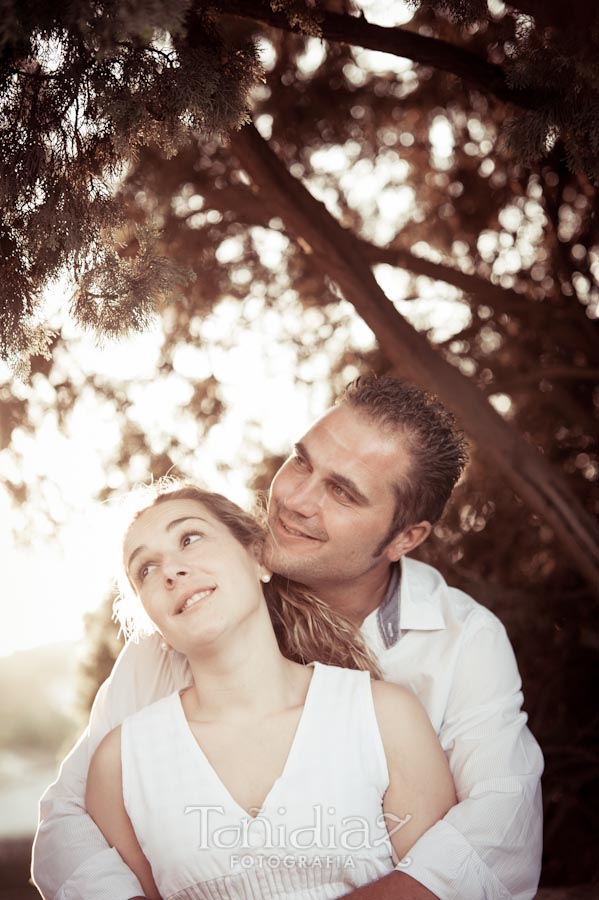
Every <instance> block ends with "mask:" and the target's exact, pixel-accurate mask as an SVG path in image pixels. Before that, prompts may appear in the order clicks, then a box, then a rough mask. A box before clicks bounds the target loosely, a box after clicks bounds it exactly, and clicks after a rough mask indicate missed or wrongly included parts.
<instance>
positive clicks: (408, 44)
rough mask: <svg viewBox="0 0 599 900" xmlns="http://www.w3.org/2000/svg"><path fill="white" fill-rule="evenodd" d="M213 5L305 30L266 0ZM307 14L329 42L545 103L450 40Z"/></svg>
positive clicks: (528, 102) (508, 99)
mask: <svg viewBox="0 0 599 900" xmlns="http://www.w3.org/2000/svg"><path fill="white" fill-rule="evenodd" d="M210 5H211V7H212V8H213V9H214V10H218V12H220V13H222V14H226V15H230V16H238V17H239V18H242V19H251V20H253V21H254V22H259V23H260V24H262V25H267V26H270V27H273V28H280V29H281V30H283V31H291V32H294V33H295V34H303V32H302V29H301V27H300V26H299V25H293V24H291V23H290V22H289V19H288V18H287V16H286V15H285V13H283V12H275V11H273V10H272V9H271V7H270V4H269V3H268V0H211V4H210ZM306 13H307V14H308V15H311V16H314V17H315V18H316V20H317V21H318V25H319V26H320V30H321V35H322V37H323V38H324V39H325V40H327V41H333V42H334V43H340V44H351V45H352V46H356V47H364V48H365V49H367V50H378V51H380V52H382V53H391V54H393V55H394V56H401V57H403V58H404V59H411V60H413V61H414V62H417V63H420V64H421V65H424V66H432V67H433V68H434V69H440V70H441V71H443V72H447V73H449V74H450V75H456V76H457V77H458V78H461V79H463V80H464V81H466V82H468V84H470V85H472V87H474V88H477V89H478V90H480V91H483V92H484V93H487V94H493V95H494V96H495V97H497V98H498V99H499V100H502V101H503V102H504V103H513V104H515V105H516V106H521V107H523V108H525V109H534V108H536V107H537V106H539V105H540V103H541V99H542V95H541V94H540V93H539V92H538V91H531V90H528V89H523V88H511V87H509V85H508V83H507V79H506V75H505V72H504V70H503V69H502V68H501V66H498V65H495V63H490V62H488V61H487V60H485V59H482V58H481V57H480V56H477V55H476V54H475V53H471V52H470V51H469V50H464V49H463V48H462V47H456V46H455V45H454V44H450V43H448V42H447V41H442V40H440V39H439V38H431V37H425V36H424V35H421V34H417V33H415V32H413V31H407V30H406V29H404V28H386V27H384V26H382V25H374V24H372V23H370V22H367V21H366V19H365V18H364V17H363V16H360V17H357V16H348V15H345V14H342V13H335V12H329V11H328V10H323V9H317V10H313V9H311V8H310V7H306ZM546 101H547V98H546V97H545V102H546Z"/></svg>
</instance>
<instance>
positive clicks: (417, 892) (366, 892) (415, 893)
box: [346, 872, 438, 900]
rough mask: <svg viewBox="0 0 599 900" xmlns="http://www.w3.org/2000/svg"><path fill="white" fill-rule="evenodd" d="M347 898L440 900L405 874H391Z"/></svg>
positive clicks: (362, 899) (353, 892)
mask: <svg viewBox="0 0 599 900" xmlns="http://www.w3.org/2000/svg"><path fill="white" fill-rule="evenodd" d="M346 896H347V897H348V898H352V900H438V897H437V895H436V894H431V892H430V891H429V890H428V888H425V887H424V885H423V884H420V882H419V881H416V879H415V878H410V876H409V875H406V873H405V872H391V873H390V874H389V875H385V877H384V878H379V880H378V881H373V882H372V883H371V884H365V885H364V887H360V888H358V889H357V890H356V891H352V892H351V894H347V895H346Z"/></svg>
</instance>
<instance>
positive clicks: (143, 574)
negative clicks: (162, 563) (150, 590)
mask: <svg viewBox="0 0 599 900" xmlns="http://www.w3.org/2000/svg"><path fill="white" fill-rule="evenodd" d="M153 568H154V565H153V563H145V564H144V565H143V566H142V567H141V569H140V570H139V572H138V573H137V578H138V580H139V581H143V580H144V578H147V576H148V575H149V574H150V571H151V570H152V569H153Z"/></svg>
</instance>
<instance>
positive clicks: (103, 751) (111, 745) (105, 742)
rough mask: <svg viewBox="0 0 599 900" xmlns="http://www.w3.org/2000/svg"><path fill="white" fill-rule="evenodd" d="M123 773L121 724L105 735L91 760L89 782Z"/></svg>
mask: <svg viewBox="0 0 599 900" xmlns="http://www.w3.org/2000/svg"><path fill="white" fill-rule="evenodd" d="M120 773H121V726H120V725H117V727H116V728H113V729H112V731H109V732H108V734H106V735H104V737H103V738H102V740H101V741H100V743H99V744H98V746H97V747H96V749H95V750H94V753H93V755H92V758H91V760H90V764H89V772H88V784H89V783H90V781H95V782H96V783H97V782H98V780H100V781H102V782H103V781H104V779H105V778H112V777H114V776H115V775H119V776H120Z"/></svg>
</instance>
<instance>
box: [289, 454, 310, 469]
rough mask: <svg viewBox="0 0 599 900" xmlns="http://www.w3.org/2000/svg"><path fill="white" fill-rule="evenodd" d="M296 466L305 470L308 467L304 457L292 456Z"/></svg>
mask: <svg viewBox="0 0 599 900" xmlns="http://www.w3.org/2000/svg"><path fill="white" fill-rule="evenodd" d="M291 458H292V460H293V462H294V463H295V465H296V466H299V467H300V468H303V467H304V466H305V465H306V460H305V459H304V457H303V456H292V457H291Z"/></svg>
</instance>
